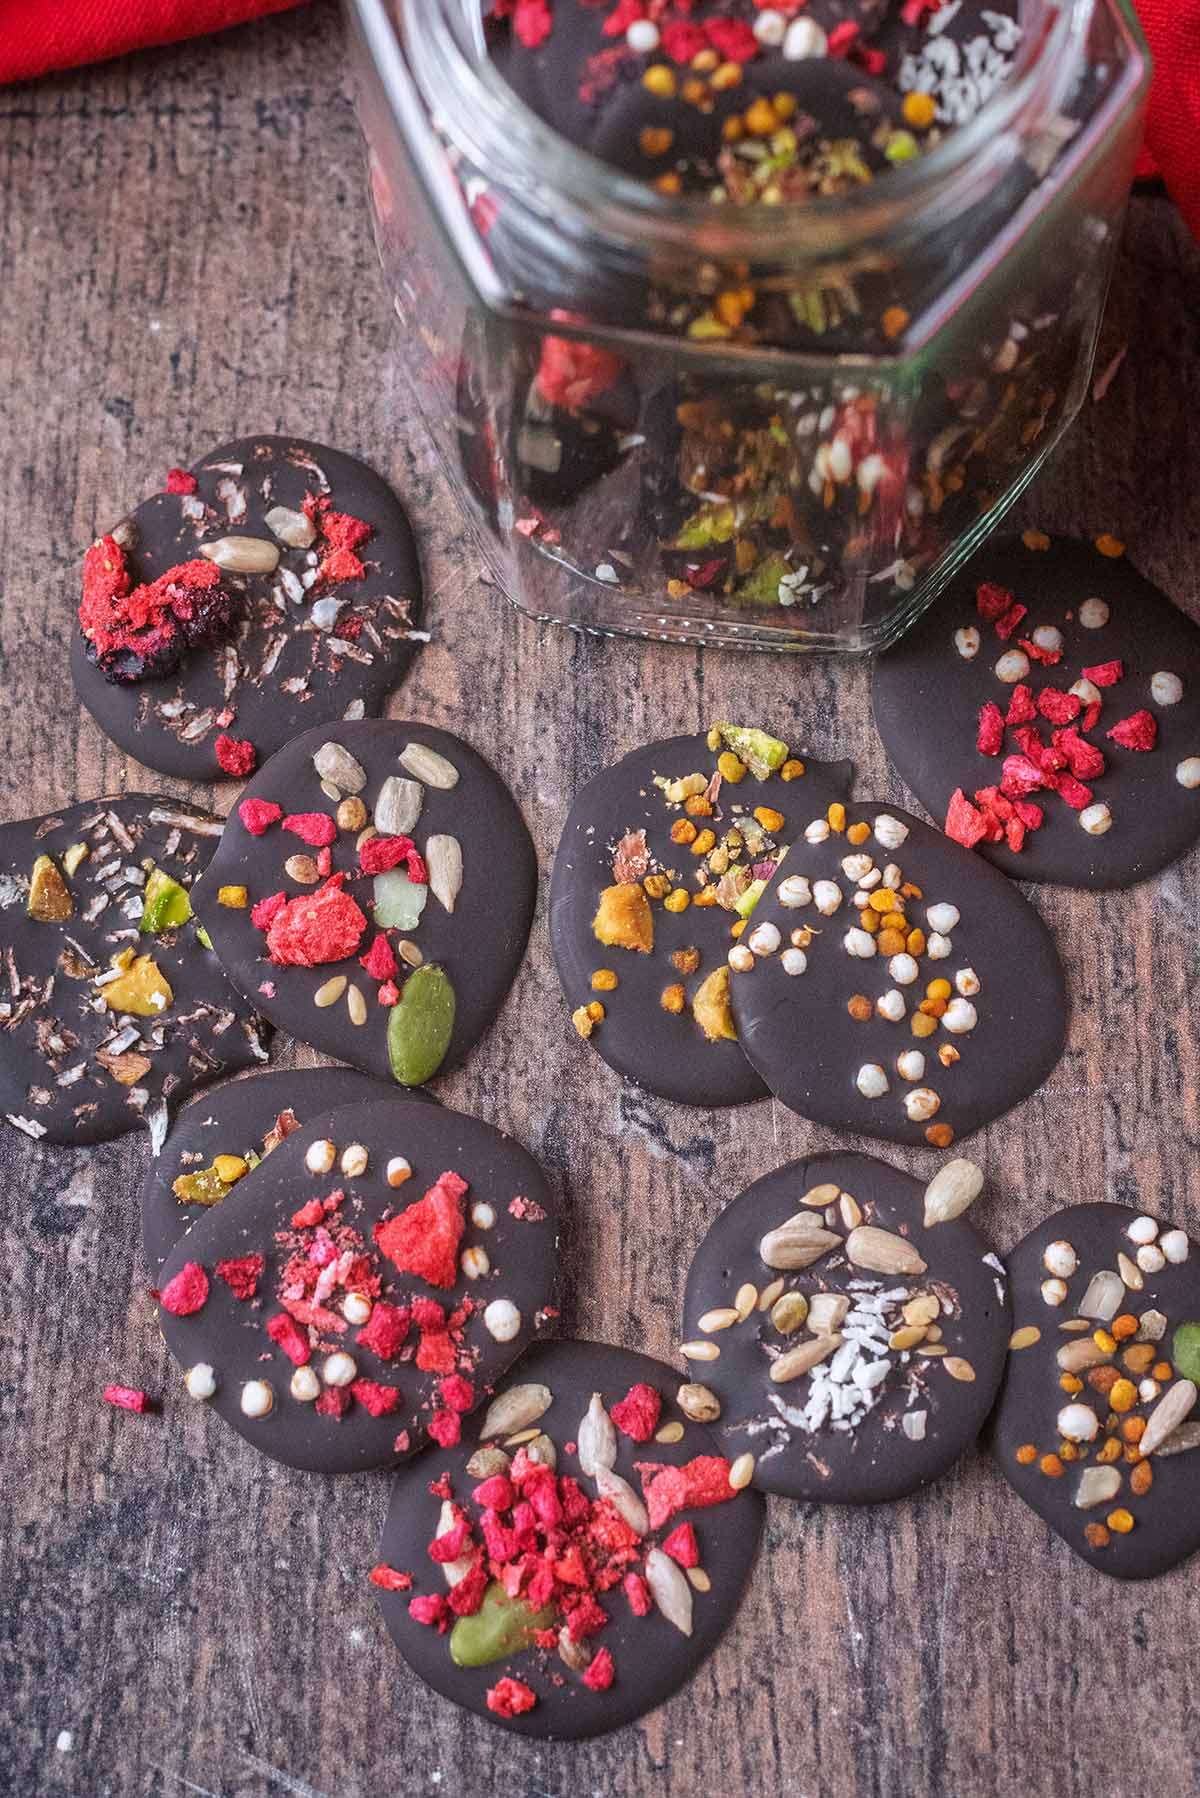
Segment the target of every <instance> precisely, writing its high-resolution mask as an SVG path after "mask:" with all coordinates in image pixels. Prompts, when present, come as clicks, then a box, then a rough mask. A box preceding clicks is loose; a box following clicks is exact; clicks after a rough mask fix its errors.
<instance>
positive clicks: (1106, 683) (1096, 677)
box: [1083, 661, 1125, 687]
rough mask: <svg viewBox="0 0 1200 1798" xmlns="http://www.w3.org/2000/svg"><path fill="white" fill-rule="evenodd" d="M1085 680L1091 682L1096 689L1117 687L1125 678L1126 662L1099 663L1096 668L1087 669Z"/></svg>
mask: <svg viewBox="0 0 1200 1798" xmlns="http://www.w3.org/2000/svg"><path fill="white" fill-rule="evenodd" d="M1083 678H1084V680H1090V681H1091V683H1092V685H1093V686H1094V687H1115V686H1116V684H1117V682H1118V681H1119V680H1123V679H1124V678H1125V664H1124V662H1120V661H1116V662H1097V663H1096V666H1095V667H1094V668H1085V669H1084V671H1083Z"/></svg>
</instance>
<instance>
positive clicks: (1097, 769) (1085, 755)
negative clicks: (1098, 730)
mask: <svg viewBox="0 0 1200 1798" xmlns="http://www.w3.org/2000/svg"><path fill="white" fill-rule="evenodd" d="M1054 741H1055V744H1056V746H1057V747H1058V748H1059V749H1061V750H1062V752H1063V754H1064V755H1065V756H1066V758H1067V767H1068V768H1069V769H1070V770H1071V773H1072V774H1073V775H1074V776H1075V778H1076V780H1095V779H1096V777H1097V775H1100V774H1103V773H1104V770H1105V768H1106V767H1107V766H1108V763H1107V762H1106V761H1105V759H1104V751H1103V750H1102V749H1098V748H1097V747H1096V745H1095V744H1094V743H1087V742H1085V741H1084V739H1083V738H1082V737H1081V736H1080V735H1079V732H1078V731H1077V730H1056V731H1055V733H1054Z"/></svg>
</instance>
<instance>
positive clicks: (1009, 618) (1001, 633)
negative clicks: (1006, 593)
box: [996, 606, 1029, 643]
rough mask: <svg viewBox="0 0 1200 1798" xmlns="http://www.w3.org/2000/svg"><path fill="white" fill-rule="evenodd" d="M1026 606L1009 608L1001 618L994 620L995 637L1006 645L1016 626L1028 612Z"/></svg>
mask: <svg viewBox="0 0 1200 1798" xmlns="http://www.w3.org/2000/svg"><path fill="white" fill-rule="evenodd" d="M1028 609H1029V608H1028V607H1027V606H1010V607H1009V608H1008V611H1007V612H1005V614H1004V616H1003V617H1002V618H997V620H996V635H997V636H998V637H999V638H1000V639H1001V641H1002V642H1005V643H1007V642H1008V639H1009V638H1010V637H1011V636H1012V634H1013V632H1014V631H1015V630H1016V628H1017V626H1018V625H1019V624H1020V622H1021V620H1022V618H1024V617H1025V616H1026V614H1027V612H1028Z"/></svg>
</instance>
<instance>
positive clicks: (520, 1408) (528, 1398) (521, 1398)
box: [479, 1384, 551, 1441]
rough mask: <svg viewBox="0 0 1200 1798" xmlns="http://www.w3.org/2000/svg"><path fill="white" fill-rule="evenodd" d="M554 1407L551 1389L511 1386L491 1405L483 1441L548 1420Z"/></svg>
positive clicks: (545, 1387) (482, 1437)
mask: <svg viewBox="0 0 1200 1798" xmlns="http://www.w3.org/2000/svg"><path fill="white" fill-rule="evenodd" d="M550 1405H551V1393H550V1388H549V1386H537V1385H533V1384H530V1385H527V1386H510V1387H509V1388H508V1390H507V1392H502V1393H501V1394H500V1396H499V1398H494V1399H493V1400H492V1402H491V1404H490V1405H489V1406H488V1408H487V1415H486V1417H485V1418H484V1420H483V1427H482V1429H481V1430H480V1432H479V1435H480V1438H481V1440H483V1441H486V1440H487V1438H488V1437H489V1436H507V1435H508V1434H509V1433H510V1431H512V1430H523V1429H524V1428H525V1427H526V1425H527V1424H531V1423H536V1422H537V1420H538V1418H539V1417H544V1416H545V1414H546V1412H547V1411H548V1410H549V1409H550Z"/></svg>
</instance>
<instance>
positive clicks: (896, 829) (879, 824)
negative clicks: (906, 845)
mask: <svg viewBox="0 0 1200 1798" xmlns="http://www.w3.org/2000/svg"><path fill="white" fill-rule="evenodd" d="M872 829H873V830H874V832H875V841H876V842H877V843H882V844H883V847H884V848H885V849H899V847H900V845H901V843H903V842H904V840H905V838H906V837H907V836H908V825H907V824H901V822H900V820H899V818H893V817H892V814H891V812H880V814H879V816H878V817H877V818H876V820H875V823H874V824H873V826H872Z"/></svg>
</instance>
